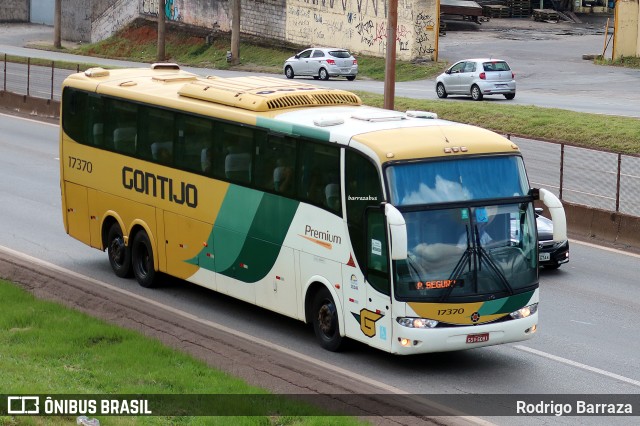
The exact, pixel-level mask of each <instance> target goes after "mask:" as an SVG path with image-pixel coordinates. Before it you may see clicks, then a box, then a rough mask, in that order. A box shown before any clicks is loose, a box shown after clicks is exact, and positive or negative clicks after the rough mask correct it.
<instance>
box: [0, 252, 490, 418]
mask: <svg viewBox="0 0 640 426" xmlns="http://www.w3.org/2000/svg"><path fill="white" fill-rule="evenodd" d="M0 252H5V253H8V254H11V255H12V256H15V257H19V258H22V259H24V260H27V261H28V262H30V263H34V264H39V265H40V266H43V267H46V268H49V269H53V270H55V271H58V272H62V273H64V274H67V275H71V276H73V277H76V278H79V279H82V280H85V281H89V282H91V283H93V284H95V285H98V286H101V287H104V288H107V289H109V290H113V291H116V292H118V293H120V294H123V295H126V296H127V297H132V298H134V299H138V300H140V301H142V302H144V303H149V304H151V305H153V306H156V307H158V308H161V309H164V310H166V311H169V312H171V313H173V314H176V315H179V316H181V317H184V318H188V319H190V320H193V321H196V322H198V323H200V324H203V325H206V326H209V327H212V328H215V329H217V330H220V331H224V332H226V333H229V334H232V335H234V336H236V337H240V338H242V339H246V340H249V341H251V342H255V343H259V344H260V345H262V346H266V347H267V348H269V349H273V350H276V351H279V352H282V353H285V354H287V355H289V356H292V357H295V358H298V359H300V360H302V361H304V362H308V363H310V364H315V365H316V366H318V367H321V368H324V369H327V370H332V371H334V372H336V373H339V374H341V375H344V376H347V377H350V378H352V379H355V380H359V381H361V382H363V383H367V384H369V385H371V386H375V387H378V388H380V389H382V390H384V391H386V392H389V393H393V394H400V395H406V396H407V398H412V399H414V395H412V394H411V393H410V392H407V391H404V390H402V389H399V388H397V387H395V386H391V385H388V384H386V383H382V382H379V381H377V380H374V379H370V378H369V377H366V376H362V375H360V374H358V373H354V372H352V371H349V370H345V369H343V368H340V367H336V366H335V365H332V364H328V363H326V362H323V361H320V360H318V359H315V358H312V357H310V356H308V355H304V354H301V353H300V352H295V351H293V350H291V349H288V348H285V347H284V346H280V345H277V344H275V343H272V342H269V341H266V340H263V339H260V338H259V337H255V336H252V335H250V334H247V333H243V332H241V331H238V330H234V329H232V328H229V327H226V326H224V325H222V324H219V323H216V322H213V321H209V320H206V319H203V318H200V317H197V316H195V315H193V314H190V313H188V312H185V311H181V310H180V309H176V308H173V307H171V306H169V305H165V304H163V303H160V302H157V301H155V300H152V299H148V298H146V297H144V296H141V295H139V294H136V293H132V292H130V291H128V290H124V289H121V288H118V287H116V286H113V285H111V284H107V283H105V282H102V281H99V280H96V279H94V278H91V277H87V276H86V275H82V274H79V273H77V272H74V271H71V270H69V269H65V268H62V267H60V266H58V265H54V264H53V263H49V262H47V261H44V260H41V259H38V258H36V257H32V256H29V255H28V254H25V253H21V252H19V251H15V250H13V249H10V248H8V247H4V246H0ZM420 401H421V402H422V403H423V404H424V405H427V404H429V403H425V402H424V399H420ZM429 405H431V406H432V407H434V408H436V409H439V410H443V411H448V412H450V413H451V414H453V415H457V416H458V420H459V421H460V420H462V421H465V422H469V423H471V424H475V425H483V426H490V425H493V423H491V422H487V421H486V420H483V419H480V418H478V417H473V416H464V415H461V414H462V413H459V412H457V411H455V410H453V409H449V408H448V407H444V406H442V405H440V404H437V403H431V404H429ZM452 420H453V419H452ZM454 423H455V422H454ZM452 424H453V423H452Z"/></svg>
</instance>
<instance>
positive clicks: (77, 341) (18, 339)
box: [0, 280, 363, 426]
mask: <svg viewBox="0 0 640 426" xmlns="http://www.w3.org/2000/svg"><path fill="white" fill-rule="evenodd" d="M0 300H2V305H3V309H1V310H0V347H1V348H2V350H1V352H0V371H2V392H1V393H3V394H8V395H12V394H29V395H33V394H46V395H57V394H83V395H87V394H94V395H95V394H104V395H110V394H111V395H112V394H203V395H204V394H206V395H211V394H246V395H259V394H266V392H265V391H264V390H262V389H258V388H255V387H252V386H249V385H247V384H246V383H245V382H243V381H241V380H240V379H237V378H233V377H231V376H229V375H227V374H225V373H223V372H220V371H218V370H216V369H213V368H211V367H209V366H207V365H206V364H205V363H203V362H201V361H198V360H196V359H194V358H191V357H190V356H188V355H186V354H183V353H181V352H178V351H175V350H172V349H169V348H167V347H165V346H163V345H162V344H161V343H160V342H158V341H156V340H152V339H149V338H146V337H144V336H142V335H140V334H138V333H135V332H132V331H129V330H125V329H122V328H118V327H115V326H112V325H108V324H106V323H104V322H102V321H100V320H97V319H95V318H92V317H89V316H87V315H84V314H82V313H79V312H77V311H74V310H71V309H67V308H64V307H62V306H60V305H58V304H55V303H51V302H46V301H41V300H38V299H36V298H34V297H33V296H32V295H31V294H30V293H27V292H26V291H24V290H22V289H20V288H19V287H18V286H16V285H14V284H12V283H9V282H7V281H3V280H0ZM247 400H248V401H251V402H247V403H246V404H247V409H246V412H247V413H249V412H253V413H272V414H271V415H256V416H243V417H233V418H230V417H222V416H221V417H189V416H176V417H166V416H148V417H142V416H141V417H108V424H109V425H139V424H143V425H166V424H174V425H201V424H213V425H215V424H220V425H225V424H230V419H232V423H233V424H239V425H276V424H277V425H301V426H302V425H310V426H314V425H325V424H340V425H345V424H346V425H357V424H363V423H361V422H359V421H357V420H356V419H353V418H349V417H342V416H336V417H326V416H323V414H324V413H323V412H322V411H320V410H319V409H316V408H315V407H309V406H306V405H304V404H301V403H298V402H294V401H292V400H289V399H285V398H284V397H280V396H274V397H273V398H264V399H261V398H254V399H251V398H249V397H248V398H247ZM233 401H235V402H240V403H242V402H243V401H244V399H239V400H236V399H234V400H233ZM267 403H268V405H267ZM248 404H251V405H250V406H249V405H248ZM261 404H262V405H261ZM243 408H244V407H241V408H240V409H241V410H243ZM251 409H253V410H255V411H251ZM241 412H243V413H244V412H245V411H244V410H243V411H241ZM278 413H302V414H301V415H296V416H289V415H279V414H278ZM307 415H309V417H307ZM89 417H93V416H89ZM95 417H98V419H100V416H95ZM72 422H73V423H75V416H74V417H68V416H67V417H22V416H20V417H11V416H0V425H18V424H19V425H22V424H26V425H45V424H47V425H49V424H53V425H57V424H66V425H68V424H71V423H72ZM104 422H105V424H106V423H107V420H104Z"/></svg>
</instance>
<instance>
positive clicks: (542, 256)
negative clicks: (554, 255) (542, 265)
mask: <svg viewBox="0 0 640 426" xmlns="http://www.w3.org/2000/svg"><path fill="white" fill-rule="evenodd" d="M538 258H539V260H540V262H546V261H547V260H551V254H550V253H540V254H539V255H538Z"/></svg>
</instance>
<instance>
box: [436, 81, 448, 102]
mask: <svg viewBox="0 0 640 426" xmlns="http://www.w3.org/2000/svg"><path fill="white" fill-rule="evenodd" d="M436 94H437V95H438V97H439V98H440V99H444V98H446V97H447V96H448V95H449V94H448V93H447V89H445V88H444V84H442V83H438V85H437V86H436Z"/></svg>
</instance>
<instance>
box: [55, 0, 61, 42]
mask: <svg viewBox="0 0 640 426" xmlns="http://www.w3.org/2000/svg"><path fill="white" fill-rule="evenodd" d="M53 15H54V16H53V47H55V48H56V49H61V48H62V37H61V36H60V34H61V32H62V28H61V26H62V0H56V3H55V6H54V11H53Z"/></svg>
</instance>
